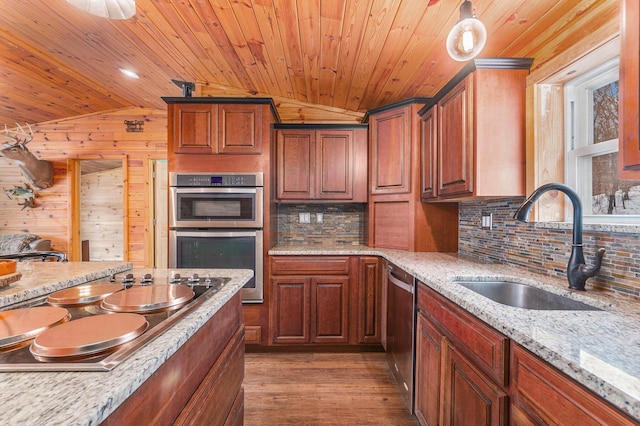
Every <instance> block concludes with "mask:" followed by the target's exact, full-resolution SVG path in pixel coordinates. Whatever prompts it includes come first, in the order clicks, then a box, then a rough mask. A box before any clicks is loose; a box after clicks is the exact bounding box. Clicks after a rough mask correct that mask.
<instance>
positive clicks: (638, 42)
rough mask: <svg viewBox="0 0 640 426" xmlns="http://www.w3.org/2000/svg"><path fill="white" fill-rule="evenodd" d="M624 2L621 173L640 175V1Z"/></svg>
mask: <svg viewBox="0 0 640 426" xmlns="http://www.w3.org/2000/svg"><path fill="white" fill-rule="evenodd" d="M621 3H622V19H623V20H622V23H621V40H620V104H619V105H620V120H619V125H620V139H619V144H620V153H619V161H620V167H619V168H620V177H621V178H623V179H640V137H639V136H640V124H639V123H640V106H639V105H638V92H639V91H640V77H639V76H640V5H638V1H637V0H624V1H623V2H621Z"/></svg>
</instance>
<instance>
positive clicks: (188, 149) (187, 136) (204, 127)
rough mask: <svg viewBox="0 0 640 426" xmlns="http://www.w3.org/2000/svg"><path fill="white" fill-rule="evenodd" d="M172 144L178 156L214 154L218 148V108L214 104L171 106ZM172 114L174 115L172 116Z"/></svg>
mask: <svg viewBox="0 0 640 426" xmlns="http://www.w3.org/2000/svg"><path fill="white" fill-rule="evenodd" d="M169 109H170V110H171V109H172V110H173V111H170V116H172V117H173V119H172V131H171V133H172V143H173V151H174V152H175V153H176V154H214V153H215V150H216V146H217V134H218V133H217V131H216V124H217V114H218V106H217V105H212V104H173V105H169ZM171 112H172V114H171Z"/></svg>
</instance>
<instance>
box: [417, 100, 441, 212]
mask: <svg viewBox="0 0 640 426" xmlns="http://www.w3.org/2000/svg"><path fill="white" fill-rule="evenodd" d="M437 111H438V108H437V107H433V108H431V109H430V110H429V111H427V113H426V114H425V115H423V116H422V122H421V124H420V130H421V132H420V154H421V155H420V166H421V173H420V179H421V180H420V182H421V190H422V201H428V200H432V199H434V198H437V197H438V187H437V184H436V179H437V171H438V162H437V161H436V159H437V158H438V157H437V155H438V151H437V150H438V147H437V143H438V126H437V121H436V115H437Z"/></svg>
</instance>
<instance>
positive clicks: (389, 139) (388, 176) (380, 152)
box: [369, 107, 411, 194]
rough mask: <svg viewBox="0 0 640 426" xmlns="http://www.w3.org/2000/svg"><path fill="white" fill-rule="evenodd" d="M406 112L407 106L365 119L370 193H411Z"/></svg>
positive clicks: (409, 146)
mask: <svg viewBox="0 0 640 426" xmlns="http://www.w3.org/2000/svg"><path fill="white" fill-rule="evenodd" d="M410 113H411V108H410V107H402V108H397V109H393V110H391V111H387V112H382V113H379V114H374V115H372V116H371V117H370V119H369V122H370V126H369V131H370V138H371V147H372V153H371V180H372V182H371V193H372V194H400V193H408V192H410V191H411V187H410V185H411V130H410V122H411V117H410Z"/></svg>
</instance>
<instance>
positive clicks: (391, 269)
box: [387, 263, 415, 413]
mask: <svg viewBox="0 0 640 426" xmlns="http://www.w3.org/2000/svg"><path fill="white" fill-rule="evenodd" d="M414 289H415V282H414V277H413V276H412V275H411V274H409V273H407V272H405V271H403V270H402V269H400V268H399V267H397V266H396V265H393V264H391V263H389V266H388V268H387V361H388V362H389V366H390V367H391V371H392V372H393V375H394V376H395V378H396V380H397V381H398V385H399V387H400V391H401V393H402V396H403V398H404V401H405V404H406V405H407V408H408V409H409V412H410V413H413V392H414V389H413V359H414V333H413V328H414V315H415V313H414V307H415V301H414V294H415V291H414Z"/></svg>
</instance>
